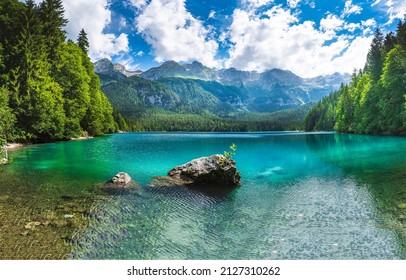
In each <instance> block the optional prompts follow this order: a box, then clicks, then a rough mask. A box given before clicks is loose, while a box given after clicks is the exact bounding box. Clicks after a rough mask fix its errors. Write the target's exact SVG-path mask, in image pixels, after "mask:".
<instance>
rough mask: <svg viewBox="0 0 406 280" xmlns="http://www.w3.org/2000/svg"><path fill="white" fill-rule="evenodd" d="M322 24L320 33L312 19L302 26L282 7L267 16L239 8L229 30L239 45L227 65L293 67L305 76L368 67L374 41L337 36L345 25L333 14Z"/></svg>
mask: <svg viewBox="0 0 406 280" xmlns="http://www.w3.org/2000/svg"><path fill="white" fill-rule="evenodd" d="M320 26H321V27H320V29H316V28H315V23H314V22H312V21H305V22H303V23H300V22H299V20H298V18H297V17H296V16H295V15H294V14H292V11H291V10H285V9H283V8H282V7H281V6H280V5H279V6H274V7H272V8H271V9H269V10H268V11H267V12H265V13H261V14H258V13H255V12H252V11H250V10H241V9H236V10H235V11H234V14H233V22H232V24H231V26H230V32H229V41H230V42H231V43H232V44H233V46H232V47H231V49H230V52H229V55H230V58H229V59H228V60H227V61H226V62H225V66H226V67H235V68H238V69H243V70H257V71H264V70H266V69H272V68H281V69H289V70H291V71H293V72H294V73H296V74H298V75H300V76H302V77H314V76H317V75H322V74H330V73H334V72H342V73H343V72H352V70H353V69H354V68H362V67H363V66H364V63H365V59H366V54H367V52H368V49H369V44H370V40H371V38H370V37H358V38H356V39H352V37H350V36H343V35H342V36H337V34H336V32H335V31H336V30H339V29H341V28H344V27H345V22H344V21H343V20H342V19H339V18H338V17H337V16H334V15H328V16H327V17H326V18H325V19H323V20H322V22H321V24H320ZM331 41H332V43H331Z"/></svg>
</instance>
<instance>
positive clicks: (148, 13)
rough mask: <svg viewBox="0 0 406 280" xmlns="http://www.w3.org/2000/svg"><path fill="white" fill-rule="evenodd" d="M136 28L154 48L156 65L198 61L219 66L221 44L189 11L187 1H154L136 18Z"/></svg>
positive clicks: (211, 65)
mask: <svg viewBox="0 0 406 280" xmlns="http://www.w3.org/2000/svg"><path fill="white" fill-rule="evenodd" d="M136 28H137V31H138V32H139V33H140V34H141V35H142V36H143V38H144V39H145V41H146V42H147V43H148V44H150V45H151V46H152V49H153V54H154V55H155V60H156V61H157V62H163V61H165V60H175V61H191V60H199V61H201V62H202V63H203V64H205V65H207V66H210V67H216V66H218V63H217V61H216V60H215V56H216V54H217V50H218V44H217V42H216V41H215V40H214V39H211V38H209V32H208V29H206V28H205V27H204V26H203V24H202V22H201V21H199V20H197V19H196V18H194V17H193V16H192V14H190V13H189V12H188V11H187V10H186V7H185V0H152V1H151V2H150V3H149V4H148V5H147V6H145V7H144V8H143V10H142V11H141V12H140V14H139V16H138V17H137V18H136Z"/></svg>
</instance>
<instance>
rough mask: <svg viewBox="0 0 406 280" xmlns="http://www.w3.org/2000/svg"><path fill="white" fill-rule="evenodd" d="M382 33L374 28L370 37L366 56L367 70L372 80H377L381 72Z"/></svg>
mask: <svg viewBox="0 0 406 280" xmlns="http://www.w3.org/2000/svg"><path fill="white" fill-rule="evenodd" d="M382 53H383V34H382V32H381V30H379V29H376V31H375V36H374V38H373V39H372V43H371V48H370V49H369V52H368V56H367V65H366V69H367V72H368V73H369V74H370V75H371V78H372V80H374V81H378V80H379V78H380V77H381V74H382V66H383V58H382Z"/></svg>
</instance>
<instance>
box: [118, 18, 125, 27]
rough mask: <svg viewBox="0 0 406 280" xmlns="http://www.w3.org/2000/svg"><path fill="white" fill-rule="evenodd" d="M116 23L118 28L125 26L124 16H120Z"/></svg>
mask: <svg viewBox="0 0 406 280" xmlns="http://www.w3.org/2000/svg"><path fill="white" fill-rule="evenodd" d="M118 24H119V28H120V29H121V28H125V27H127V21H126V19H125V17H123V16H121V17H120V21H119V23H118Z"/></svg>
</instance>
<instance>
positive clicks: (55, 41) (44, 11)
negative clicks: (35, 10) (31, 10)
mask: <svg viewBox="0 0 406 280" xmlns="http://www.w3.org/2000/svg"><path fill="white" fill-rule="evenodd" d="M39 11H40V16H41V33H42V35H43V36H44V37H46V40H45V46H46V52H47V58H48V61H49V62H50V63H51V67H52V72H54V71H56V69H57V65H58V64H59V62H60V57H59V56H60V51H61V46H62V44H63V43H64V42H65V40H66V31H64V27H65V26H66V24H67V23H68V20H67V19H65V18H64V14H65V9H64V7H63V4H62V0H44V1H43V2H42V3H41V4H40V9H39Z"/></svg>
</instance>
